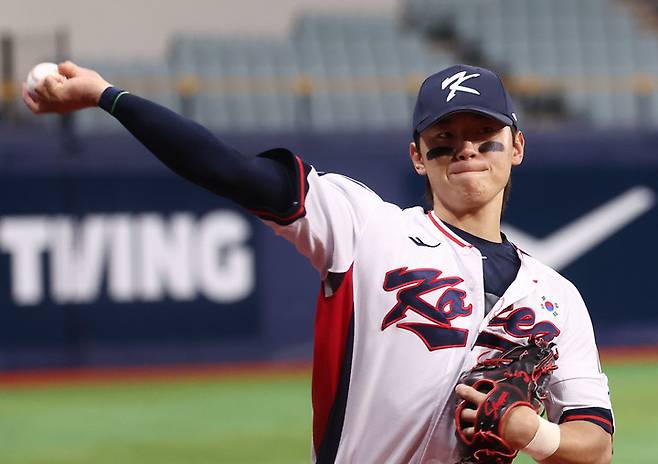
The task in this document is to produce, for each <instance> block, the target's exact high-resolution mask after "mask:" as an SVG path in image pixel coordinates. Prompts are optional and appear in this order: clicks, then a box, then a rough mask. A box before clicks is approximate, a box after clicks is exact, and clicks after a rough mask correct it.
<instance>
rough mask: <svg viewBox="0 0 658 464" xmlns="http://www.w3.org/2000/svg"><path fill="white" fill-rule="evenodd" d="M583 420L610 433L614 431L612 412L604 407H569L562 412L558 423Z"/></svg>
mask: <svg viewBox="0 0 658 464" xmlns="http://www.w3.org/2000/svg"><path fill="white" fill-rule="evenodd" d="M575 420H583V421H587V422H591V423H592V424H596V425H598V426H599V427H601V428H602V429H603V430H605V431H606V432H608V433H609V434H610V435H612V434H613V433H614V432H615V429H614V425H613V419H612V412H611V411H610V410H609V409H605V408H578V409H569V410H568V411H565V412H564V413H563V414H562V417H560V420H559V423H560V424H562V423H563V422H570V421H575Z"/></svg>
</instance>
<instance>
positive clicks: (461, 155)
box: [455, 140, 478, 161]
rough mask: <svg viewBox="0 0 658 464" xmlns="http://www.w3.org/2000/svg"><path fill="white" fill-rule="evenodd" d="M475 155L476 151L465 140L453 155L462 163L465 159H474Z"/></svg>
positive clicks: (471, 143) (473, 146)
mask: <svg viewBox="0 0 658 464" xmlns="http://www.w3.org/2000/svg"><path fill="white" fill-rule="evenodd" d="M477 154H478V151H477V150H476V148H475V145H474V144H473V142H470V141H468V140H466V141H464V143H462V146H461V147H460V149H459V150H457V153H456V154H455V158H457V159H458V160H459V161H464V160H467V159H471V158H475V157H476V156H477Z"/></svg>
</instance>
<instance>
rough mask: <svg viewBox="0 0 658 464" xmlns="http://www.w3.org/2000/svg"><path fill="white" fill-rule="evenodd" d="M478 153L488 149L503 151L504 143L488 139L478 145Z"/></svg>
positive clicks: (486, 151) (488, 150) (485, 151)
mask: <svg viewBox="0 0 658 464" xmlns="http://www.w3.org/2000/svg"><path fill="white" fill-rule="evenodd" d="M479 150H480V153H488V152H490V151H505V145H503V144H502V143H500V142H496V141H495V140H489V141H488V142H484V143H483V144H482V145H480V149H479Z"/></svg>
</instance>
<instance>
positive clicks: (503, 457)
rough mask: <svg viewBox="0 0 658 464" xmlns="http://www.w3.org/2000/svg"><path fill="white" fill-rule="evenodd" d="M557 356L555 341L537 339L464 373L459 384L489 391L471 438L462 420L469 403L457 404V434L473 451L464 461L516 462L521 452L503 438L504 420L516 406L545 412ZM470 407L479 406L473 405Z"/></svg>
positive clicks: (505, 463)
mask: <svg viewBox="0 0 658 464" xmlns="http://www.w3.org/2000/svg"><path fill="white" fill-rule="evenodd" d="M557 357H558V353H557V348H555V344H554V343H548V342H546V341H544V340H543V339H542V338H533V339H531V340H530V342H529V343H528V345H525V346H517V347H514V348H512V349H510V350H508V351H506V352H504V353H502V354H501V355H500V356H498V357H495V358H491V359H486V360H483V361H480V362H478V363H477V365H476V366H475V367H473V369H471V370H470V371H468V372H466V373H464V374H463V375H462V377H461V378H460V380H459V383H463V384H466V385H470V386H472V387H473V388H475V389H476V390H478V391H480V392H482V393H486V394H487V396H486V398H485V399H484V401H483V402H482V403H481V404H480V407H479V408H477V414H476V418H475V424H474V428H475V431H474V434H473V436H472V437H471V438H468V437H466V435H464V431H463V428H465V427H466V425H465V424H463V423H462V421H461V413H462V410H463V409H464V408H465V407H469V404H468V403H467V402H466V400H462V401H460V402H459V404H458V405H457V410H456V411H455V421H456V423H457V434H458V436H459V438H460V439H461V440H462V441H463V442H464V444H465V445H466V446H467V448H468V453H469V454H468V456H467V457H466V458H464V459H463V460H462V461H461V462H462V463H474V464H508V463H511V462H512V460H513V459H514V458H515V457H516V455H517V453H518V451H517V450H516V449H514V448H512V447H511V446H510V445H509V444H508V443H507V442H506V441H505V440H504V439H503V438H502V434H501V431H502V429H503V422H504V421H505V419H506V416H507V413H508V412H510V411H511V410H512V408H513V407H515V406H519V405H525V406H530V407H531V408H533V409H534V410H535V411H537V413H538V414H541V413H542V412H543V408H544V404H543V401H544V399H545V394H546V386H547V384H548V379H549V377H550V374H551V372H552V371H553V370H555V369H557V366H556V365H555V360H556V359H557ZM470 407H472V408H473V409H474V408H475V407H474V406H473V405H471V406H470ZM468 426H470V425H468Z"/></svg>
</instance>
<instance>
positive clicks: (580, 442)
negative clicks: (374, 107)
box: [23, 62, 614, 464]
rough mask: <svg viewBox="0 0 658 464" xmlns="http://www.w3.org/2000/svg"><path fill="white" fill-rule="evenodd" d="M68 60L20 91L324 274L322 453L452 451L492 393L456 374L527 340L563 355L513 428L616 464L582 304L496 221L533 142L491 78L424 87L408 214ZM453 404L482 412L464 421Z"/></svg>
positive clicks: (517, 413)
mask: <svg viewBox="0 0 658 464" xmlns="http://www.w3.org/2000/svg"><path fill="white" fill-rule="evenodd" d="M59 70H60V73H61V74H62V75H63V76H65V77H66V78H67V79H64V78H61V77H58V76H50V77H48V78H47V79H46V80H45V81H44V82H43V83H42V84H41V85H40V86H38V87H37V88H36V95H37V97H36V98H32V97H30V95H29V94H27V92H25V91H24V93H23V98H24V101H25V103H26V104H27V106H28V107H29V108H30V109H31V110H32V111H33V112H35V113H46V112H66V111H72V110H76V109H80V108H86V107H92V106H100V107H101V108H102V109H104V110H106V111H108V112H109V113H111V114H112V115H113V116H114V117H116V118H117V119H118V120H119V121H120V122H121V123H122V124H123V125H124V126H125V127H126V128H127V129H128V130H129V131H130V132H131V133H132V134H133V135H134V136H135V137H136V138H137V139H138V140H140V141H141V142H142V143H143V144H144V145H145V146H146V147H147V148H148V149H149V150H150V151H151V152H152V153H153V154H154V155H155V156H157V157H158V158H159V159H160V160H161V161H162V162H163V163H164V164H166V165H167V166H168V167H170V168H171V169H172V170H174V171H175V172H177V173H178V174H180V175H181V176H183V177H185V178H187V179H189V180H190V181H192V182H194V183H196V184H198V185H200V186H202V187H204V188H206V189H208V190H210V191H212V192H215V193H216V194H218V195H222V196H225V197H228V198H230V199H233V200H234V201H236V202H238V203H239V204H240V205H242V206H243V207H245V208H246V209H248V210H249V211H251V212H253V213H254V214H256V215H257V216H258V217H260V218H261V219H262V220H263V221H264V223H265V224H267V225H268V226H269V227H271V228H272V229H273V230H274V232H275V233H276V234H278V235H281V236H282V237H284V238H285V239H287V240H289V241H290V242H292V243H293V244H294V245H295V246H296V247H297V249H298V250H299V252H300V253H302V254H303V255H305V256H306V257H307V258H308V259H309V260H310V262H311V263H312V265H313V266H314V267H315V268H316V269H317V271H318V272H319V274H320V278H321V281H322V289H321V293H320V297H319V299H318V307H317V316H316V317H317V319H316V326H315V345H314V360H313V388H312V401H313V459H314V462H317V463H329V462H341V463H430V462H432V463H447V464H452V463H455V462H457V461H459V460H460V459H461V458H462V456H463V454H462V451H463V450H462V447H461V445H460V443H459V439H458V437H457V436H456V434H455V428H456V426H455V423H456V421H460V424H461V425H463V426H464V427H465V430H466V434H467V435H468V434H469V433H471V434H472V433H473V427H472V426H471V427H469V424H471V425H472V424H473V421H474V417H475V411H476V408H478V407H479V405H480V404H481V403H482V402H483V399H484V396H485V394H484V393H481V392H479V391H477V390H475V389H474V388H471V387H469V386H466V385H457V383H458V379H459V377H460V374H461V373H462V372H464V371H465V370H467V369H469V368H470V367H472V366H473V365H475V364H476V363H477V362H478V361H481V360H482V359H486V358H491V357H493V356H495V355H496V354H499V353H500V352H501V351H503V350H506V349H508V348H510V347H514V346H519V345H524V344H527V343H528V341H529V340H530V339H531V338H533V337H542V338H544V339H545V340H546V341H552V342H554V343H555V344H556V345H557V347H558V349H559V354H560V356H559V359H558V360H557V366H558V369H557V370H555V371H554V372H553V373H552V375H551V377H550V381H549V385H548V396H547V398H546V402H545V403H546V404H545V406H546V411H547V414H546V418H543V417H540V416H539V415H538V414H537V413H536V412H535V411H534V410H533V409H531V408H529V407H527V406H523V405H519V406H516V407H511V408H510V409H509V413H508V414H507V417H506V418H505V421H504V425H503V426H502V431H501V434H502V437H503V439H504V440H506V441H507V443H509V444H510V445H511V446H512V447H513V448H514V449H515V450H521V451H522V452H524V453H527V454H529V455H530V456H532V457H533V458H534V459H535V460H537V461H541V462H546V463H574V464H575V463H606V462H610V460H611V453H612V452H611V442H612V439H611V436H612V433H613V427H614V423H613V416H612V410H611V404H610V400H609V395H608V386H607V378H606V376H605V375H604V374H603V373H602V372H601V370H600V367H599V362H598V354H597V348H596V344H595V340H594V334H593V330H592V325H591V322H590V318H589V315H588V312H587V309H586V307H585V304H584V303H583V300H582V299H581V297H580V295H579V293H578V291H577V289H576V288H575V287H574V286H573V285H572V284H571V283H570V282H569V281H567V280H566V279H564V278H563V277H561V276H560V275H559V274H558V273H557V272H555V271H554V270H552V269H550V268H548V267H547V266H545V265H543V264H541V263H540V262H538V261H537V260H535V259H534V258H532V257H531V256H529V255H527V254H525V253H524V252H523V251H522V250H519V249H518V248H516V247H515V246H514V245H513V244H512V243H510V242H509V241H508V240H507V238H506V237H505V235H504V234H503V233H502V232H501V229H500V220H501V214H502V210H503V207H504V202H505V197H506V194H507V191H508V187H509V179H510V173H511V170H512V168H513V167H514V166H518V165H520V164H521V162H522V161H523V156H524V144H525V140H524V136H523V133H522V132H521V131H520V130H519V124H518V120H517V115H516V114H515V112H514V107H513V104H512V101H511V99H510V97H509V95H508V93H507V91H506V90H505V88H504V87H503V84H502V82H501V80H500V79H499V78H498V76H497V75H496V74H494V73H493V72H491V71H489V70H486V69H482V68H476V67H471V66H465V65H457V66H452V67H450V68H448V69H444V70H442V71H440V72H438V73H436V74H433V75H431V76H429V77H428V78H427V79H426V80H425V82H424V83H423V85H422V86H421V88H420V91H419V94H418V99H417V102H416V108H415V111H414V116H413V142H412V143H410V146H409V157H410V159H411V163H412V166H413V169H414V170H415V171H416V172H417V173H418V174H419V175H420V176H421V177H424V178H425V179H426V181H427V185H428V193H429V195H430V196H431V199H432V207H431V209H430V210H429V211H425V210H424V209H423V208H422V207H415V208H409V209H400V208H399V207H398V206H396V205H394V204H391V203H387V202H385V201H383V200H382V199H381V198H380V197H379V196H377V194H375V193H374V192H372V191H371V190H369V189H368V188H367V187H366V186H364V185H363V184H361V183H359V182H357V181H355V180H352V179H350V178H348V177H345V176H342V175H339V174H332V173H322V172H319V171H316V169H315V168H314V167H313V166H311V165H309V164H307V163H305V162H304V161H303V159H302V158H300V157H298V156H296V155H294V154H293V153H291V152H290V151H288V150H286V149H274V150H270V151H267V152H265V153H262V154H260V155H258V156H256V157H247V156H243V155H242V154H240V153H238V152H237V151H236V150H234V149H233V148H231V147H229V146H227V145H225V144H224V143H223V142H221V141H220V140H218V139H217V138H216V137H215V136H214V135H212V134H211V133H210V132H209V131H207V130H206V129H204V128H203V127H201V126H199V125H197V124H196V123H194V122H192V121H189V120H187V119H185V118H183V117H181V116H179V115H177V114H175V113H173V112H171V111H169V110H167V109H165V108H163V107H161V106H159V105H156V104H154V103H152V102H150V101H147V100H145V99H142V98H140V97H138V96H135V95H131V94H129V93H128V92H125V91H123V90H121V89H118V88H115V87H112V86H111V85H110V84H109V83H108V82H106V81H105V80H104V79H103V78H102V77H101V76H100V75H99V74H97V73H96V72H94V71H92V70H89V69H85V68H81V67H78V66H77V65H75V64H73V63H71V62H66V63H63V64H61V65H60V66H59ZM355 156H358V154H355ZM460 398H461V399H465V400H467V401H468V403H469V405H470V406H471V407H467V408H464V409H463V411H462V412H461V416H460V417H458V418H455V417H454V415H455V405H456V403H457V402H458V400H459V399H460ZM469 429H470V430H469Z"/></svg>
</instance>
